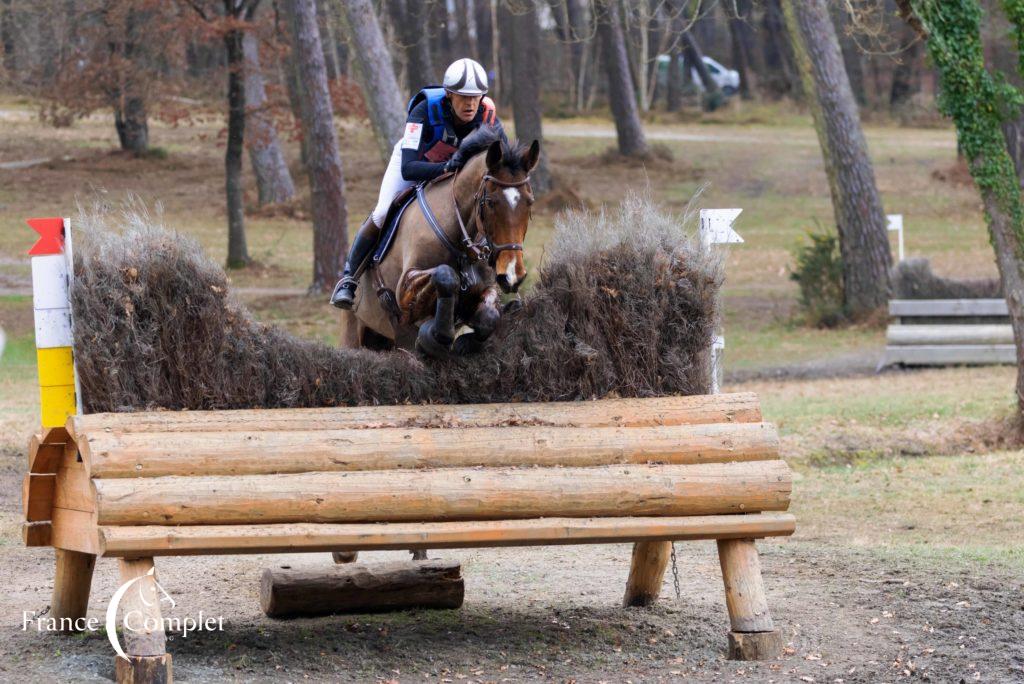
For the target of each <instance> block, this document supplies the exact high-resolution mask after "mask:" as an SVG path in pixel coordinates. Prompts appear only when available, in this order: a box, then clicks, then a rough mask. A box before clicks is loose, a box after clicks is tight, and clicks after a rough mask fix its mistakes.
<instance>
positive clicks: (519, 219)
mask: <svg viewBox="0 0 1024 684" xmlns="http://www.w3.org/2000/svg"><path fill="white" fill-rule="evenodd" d="M488 137H490V140H488ZM484 142H486V143H487V144H486V147H484V146H483V145H481V143H484ZM467 143H469V144H468V145H467ZM463 148H465V149H463ZM483 149H486V154H474V156H473V158H472V159H471V160H470V162H468V163H467V164H466V167H465V170H464V177H465V179H466V182H467V183H472V182H474V181H476V183H477V184H476V187H475V191H472V192H474V194H473V199H472V201H473V208H472V214H471V221H472V222H473V223H475V224H476V229H477V235H476V239H477V240H478V241H479V242H480V243H481V244H482V245H483V246H484V251H485V253H486V254H487V258H488V263H489V264H490V266H491V268H493V269H494V272H495V276H496V280H497V282H498V286H499V287H501V289H502V290H503V291H504V292H506V293H508V292H515V291H516V290H518V289H519V286H520V285H521V284H522V282H523V280H524V279H525V278H526V275H527V274H526V265H525V263H524V261H523V242H524V240H525V239H526V230H527V228H528V227H529V223H530V207H531V205H532V204H533V200H534V198H533V189H532V188H531V187H530V172H531V171H533V169H534V168H535V167H536V166H537V162H538V161H539V160H540V143H539V142H538V141H536V140H534V141H533V143H532V144H530V145H529V146H527V145H521V144H519V143H515V142H514V143H506V142H505V141H504V140H502V139H501V138H500V137H499V136H497V134H496V132H493V131H492V130H488V129H482V130H479V131H477V132H474V133H473V134H470V136H468V137H467V138H466V140H465V141H464V142H463V146H462V147H460V152H463V153H477V152H481V151H482V150H483ZM481 158H482V159H481ZM467 190H468V188H467Z"/></svg>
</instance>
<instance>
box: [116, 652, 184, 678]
mask: <svg viewBox="0 0 1024 684" xmlns="http://www.w3.org/2000/svg"><path fill="white" fill-rule="evenodd" d="M114 674H115V681H116V682H117V684H170V682H172V681H174V675H173V672H172V666H171V655H170V654H169V653H165V654H163V655H158V656H128V659H127V660H125V659H124V658H122V657H120V656H118V657H117V658H115V662H114Z"/></svg>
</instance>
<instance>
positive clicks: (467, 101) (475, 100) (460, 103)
mask: <svg viewBox="0 0 1024 684" xmlns="http://www.w3.org/2000/svg"><path fill="white" fill-rule="evenodd" d="M448 97H449V98H451V101H452V111H453V112H455V117H456V118H457V119H458V120H459V121H461V122H462V123H469V122H470V121H472V120H473V117H474V116H476V110H478V109H480V100H481V99H482V96H481V95H459V94H458V93H448Z"/></svg>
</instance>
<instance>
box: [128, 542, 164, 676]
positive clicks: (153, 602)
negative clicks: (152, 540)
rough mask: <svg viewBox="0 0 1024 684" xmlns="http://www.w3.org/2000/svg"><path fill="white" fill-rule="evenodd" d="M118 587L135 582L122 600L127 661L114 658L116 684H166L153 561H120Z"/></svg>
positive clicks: (162, 629) (143, 559) (139, 559)
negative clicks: (119, 583) (119, 581)
mask: <svg viewBox="0 0 1024 684" xmlns="http://www.w3.org/2000/svg"><path fill="white" fill-rule="evenodd" d="M118 563H119V565H120V568H121V584H122V585H123V584H125V583H127V582H130V581H132V580H136V579H137V580H138V581H136V582H135V583H134V584H132V586H131V587H130V588H129V589H128V591H127V592H125V594H124V596H123V597H122V598H121V611H122V613H121V614H122V616H123V617H122V622H121V624H122V626H123V627H124V630H123V632H122V639H123V640H124V644H123V647H124V651H125V653H127V654H128V660H125V659H124V658H122V657H120V656H117V657H116V663H115V671H116V675H117V682H118V684H143V683H145V684H169V683H170V682H171V681H172V680H173V675H172V670H171V656H170V655H169V654H168V653H167V638H166V636H165V634H164V627H163V618H162V615H161V613H160V594H159V591H158V590H157V586H156V573H155V572H151V571H153V570H154V566H153V558H152V557H148V558H122V559H120V560H119V561H118Z"/></svg>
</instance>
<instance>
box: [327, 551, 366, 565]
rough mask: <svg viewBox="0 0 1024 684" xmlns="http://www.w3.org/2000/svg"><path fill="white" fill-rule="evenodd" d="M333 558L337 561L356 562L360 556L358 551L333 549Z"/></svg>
mask: <svg viewBox="0 0 1024 684" xmlns="http://www.w3.org/2000/svg"><path fill="white" fill-rule="evenodd" d="M331 558H333V559H334V562H335V563H355V562H356V559H357V558H359V552H358V551H332V552H331Z"/></svg>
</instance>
